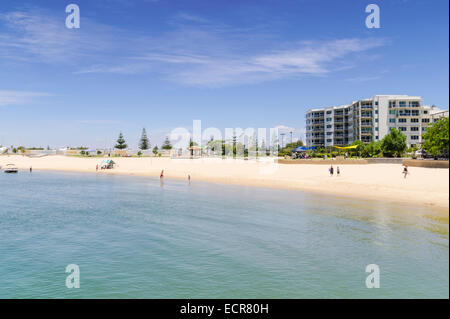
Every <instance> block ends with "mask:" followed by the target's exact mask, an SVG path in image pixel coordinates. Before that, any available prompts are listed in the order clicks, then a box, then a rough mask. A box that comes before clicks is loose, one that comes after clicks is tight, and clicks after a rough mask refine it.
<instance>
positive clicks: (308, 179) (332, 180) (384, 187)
mask: <svg viewBox="0 0 450 319" xmlns="http://www.w3.org/2000/svg"><path fill="white" fill-rule="evenodd" d="M102 159H103V158H81V157H68V156H47V157H41V158H29V157H26V156H22V155H15V156H0V166H4V165H6V164H7V163H13V164H15V165H17V166H18V167H19V168H20V169H25V170H28V169H29V167H30V166H32V167H33V170H61V171H76V172H92V173H95V166H96V164H99V163H100V162H101V160H102ZM112 159H113V160H114V161H115V162H116V163H117V166H116V168H114V169H113V170H107V171H100V170H99V172H98V173H97V174H128V175H140V176H152V177H155V178H158V177H159V174H160V172H161V170H162V169H164V171H165V178H166V179H167V178H169V179H170V178H182V179H187V175H188V174H190V175H191V179H192V182H196V181H210V182H219V183H228V184H236V185H251V186H261V187H274V188H283V189H296V190H304V191H312V192H320V193H324V194H333V195H341V196H346V197H353V198H364V199H376V200H384V201H389V202H399V203H409V204H418V205H432V206H435V207H439V208H444V209H446V210H447V214H448V207H449V170H448V169H433V168H421V167H409V171H410V174H409V175H408V176H407V178H406V179H405V178H403V175H402V166H401V165H398V164H369V165H340V169H341V176H339V177H337V176H336V175H335V176H334V177H330V176H329V173H328V166H326V165H313V164H311V165H306V164H302V165H295V164H267V163H261V162H254V161H243V160H221V159H197V160H188V159H169V158H112ZM335 168H336V167H335Z"/></svg>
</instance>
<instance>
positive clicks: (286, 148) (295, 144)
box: [278, 140, 303, 156]
mask: <svg viewBox="0 0 450 319" xmlns="http://www.w3.org/2000/svg"><path fill="white" fill-rule="evenodd" d="M299 146H303V141H302V140H298V141H296V142H292V143H287V144H286V145H285V146H284V147H283V148H282V149H280V150H279V151H278V155H279V156H284V155H291V153H292V150H293V149H294V148H297V147H299Z"/></svg>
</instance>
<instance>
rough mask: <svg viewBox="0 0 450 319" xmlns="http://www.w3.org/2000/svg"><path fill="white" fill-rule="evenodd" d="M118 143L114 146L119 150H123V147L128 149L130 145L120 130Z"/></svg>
mask: <svg viewBox="0 0 450 319" xmlns="http://www.w3.org/2000/svg"><path fill="white" fill-rule="evenodd" d="M116 143H117V144H116V146H114V148H117V149H118V150H123V149H126V148H127V147H128V145H127V144H126V142H125V139H124V138H123V134H122V132H120V134H119V138H118V139H117V142H116Z"/></svg>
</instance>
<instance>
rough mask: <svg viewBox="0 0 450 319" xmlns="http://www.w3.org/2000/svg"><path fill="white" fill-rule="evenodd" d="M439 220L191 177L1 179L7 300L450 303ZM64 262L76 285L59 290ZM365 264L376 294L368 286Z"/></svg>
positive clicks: (373, 204)
mask: <svg viewBox="0 0 450 319" xmlns="http://www.w3.org/2000/svg"><path fill="white" fill-rule="evenodd" d="M362 191H363V190H362ZM437 213H438V212H437V211H434V210H433V209H431V208H424V207H418V206H408V205H394V204H389V203H383V202H380V201H362V200H350V199H342V198H338V197H332V196H324V195H317V194H308V193H303V192H294V191H286V190H275V189H263V188H252V187H242V186H240V187H238V186H226V185H217V184H213V183H200V182H199V183H197V182H195V180H194V181H193V183H192V184H191V185H188V184H187V183H186V182H184V181H178V180H166V181H165V183H164V185H161V184H160V182H159V180H156V179H149V178H144V177H130V176H105V175H95V174H76V173H59V172H48V171H45V172H44V171H35V172H33V173H32V174H29V173H26V172H20V173H19V174H17V175H8V174H3V173H1V174H0V298H395V297H399V298H430V297H437V298H448V297H449V224H448V217H442V215H439V214H437ZM447 216H448V215H447ZM68 264H76V265H78V266H79V268H80V288H79V289H68V288H66V286H65V280H66V276H67V275H68V274H67V273H65V269H66V266H67V265H68ZM368 264H377V265H378V266H379V267H380V284H381V287H380V288H379V289H368V288H366V285H365V280H366V276H367V275H368V273H366V272H365V268H366V266H367V265H368Z"/></svg>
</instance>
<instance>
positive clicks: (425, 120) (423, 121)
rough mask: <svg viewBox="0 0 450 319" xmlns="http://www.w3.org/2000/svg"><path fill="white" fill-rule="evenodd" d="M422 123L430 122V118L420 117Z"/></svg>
mask: <svg viewBox="0 0 450 319" xmlns="http://www.w3.org/2000/svg"><path fill="white" fill-rule="evenodd" d="M422 123H430V119H422Z"/></svg>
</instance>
